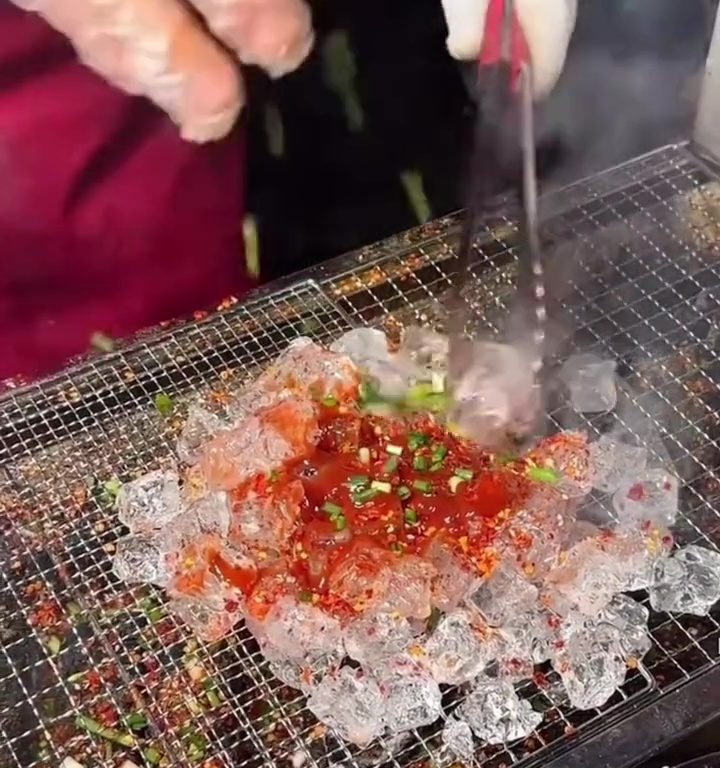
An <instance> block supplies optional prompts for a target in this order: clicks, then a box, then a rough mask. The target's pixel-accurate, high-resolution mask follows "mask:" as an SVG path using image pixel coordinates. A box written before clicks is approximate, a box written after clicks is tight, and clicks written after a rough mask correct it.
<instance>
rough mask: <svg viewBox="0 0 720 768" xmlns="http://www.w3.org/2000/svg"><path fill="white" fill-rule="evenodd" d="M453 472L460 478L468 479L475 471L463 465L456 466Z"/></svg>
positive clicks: (471, 477) (470, 478)
mask: <svg viewBox="0 0 720 768" xmlns="http://www.w3.org/2000/svg"><path fill="white" fill-rule="evenodd" d="M455 474H456V475H457V476H458V477H459V478H460V479H461V480H466V481H468V482H469V481H470V480H472V479H473V477H474V476H475V473H474V472H473V471H472V469H465V468H464V467H458V468H457V469H456V470H455Z"/></svg>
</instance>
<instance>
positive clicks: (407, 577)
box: [377, 555, 435, 619]
mask: <svg viewBox="0 0 720 768" xmlns="http://www.w3.org/2000/svg"><path fill="white" fill-rule="evenodd" d="M434 576H435V569H434V568H433V567H432V566H431V565H430V564H429V563H427V562H426V561H425V560H422V559H421V558H419V557H415V556H414V555H406V556H405V557H402V558H400V559H398V560H397V561H396V562H394V563H393V564H392V565H391V566H390V567H389V568H386V569H385V570H384V571H383V572H382V575H381V582H382V586H381V587H380V589H379V592H380V593H381V594H383V595H385V597H384V598H383V599H382V601H381V602H380V603H379V604H378V606H377V610H380V611H383V610H385V611H394V612H395V613H398V614H400V615H401V616H405V617H406V618H409V619H410V618H414V619H426V618H427V617H428V616H429V615H430V612H431V610H432V580H433V578H434Z"/></svg>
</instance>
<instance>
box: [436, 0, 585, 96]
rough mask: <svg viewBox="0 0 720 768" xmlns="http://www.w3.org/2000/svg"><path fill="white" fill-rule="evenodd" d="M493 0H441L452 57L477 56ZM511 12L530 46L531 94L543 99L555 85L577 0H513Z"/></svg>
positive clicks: (562, 64)
mask: <svg viewBox="0 0 720 768" xmlns="http://www.w3.org/2000/svg"><path fill="white" fill-rule="evenodd" d="M496 1H497V0H441V2H442V6H443V10H444V12H445V20H446V21H447V26H448V38H447V47H448V50H449V52H450V55H451V56H452V57H453V58H455V59H458V60H459V61H473V60H475V59H478V58H479V56H480V53H481V51H482V50H483V45H484V42H485V41H484V37H485V22H486V16H487V11H488V8H489V7H490V4H491V3H492V2H496ZM515 13H516V15H517V17H518V21H519V22H520V26H521V28H522V30H523V33H524V35H525V40H526V42H527V45H528V48H529V50H530V58H531V61H532V66H533V76H534V89H535V97H536V98H537V99H543V98H545V97H546V96H548V94H549V93H550V92H551V91H552V89H553V88H554V87H555V84H556V83H557V81H558V78H559V77H560V73H561V72H562V69H563V66H564V65H565V57H566V55H567V48H568V44H569V42H570V37H571V35H572V32H573V29H574V27H575V18H576V16H577V0H515Z"/></svg>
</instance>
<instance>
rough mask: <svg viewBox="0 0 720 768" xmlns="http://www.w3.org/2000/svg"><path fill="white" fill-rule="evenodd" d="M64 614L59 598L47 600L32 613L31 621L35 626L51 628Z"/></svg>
mask: <svg viewBox="0 0 720 768" xmlns="http://www.w3.org/2000/svg"><path fill="white" fill-rule="evenodd" d="M62 615H63V614H62V607H61V605H60V603H59V602H58V601H57V600H55V599H51V600H45V601H44V602H42V603H41V604H40V605H39V606H38V607H37V608H36V609H35V610H34V611H32V613H31V614H30V623H31V624H32V625H33V626H34V627H40V628H42V629H49V628H50V627H52V626H54V625H55V624H57V623H58V622H59V621H60V619H61V617H62Z"/></svg>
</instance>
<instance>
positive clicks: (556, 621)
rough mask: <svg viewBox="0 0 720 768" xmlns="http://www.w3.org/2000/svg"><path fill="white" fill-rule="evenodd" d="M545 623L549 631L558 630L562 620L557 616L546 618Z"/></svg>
mask: <svg viewBox="0 0 720 768" xmlns="http://www.w3.org/2000/svg"><path fill="white" fill-rule="evenodd" d="M547 623H548V627H550V629H558V628H559V627H560V625H561V624H562V619H561V618H560V617H559V616H548V620H547Z"/></svg>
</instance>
